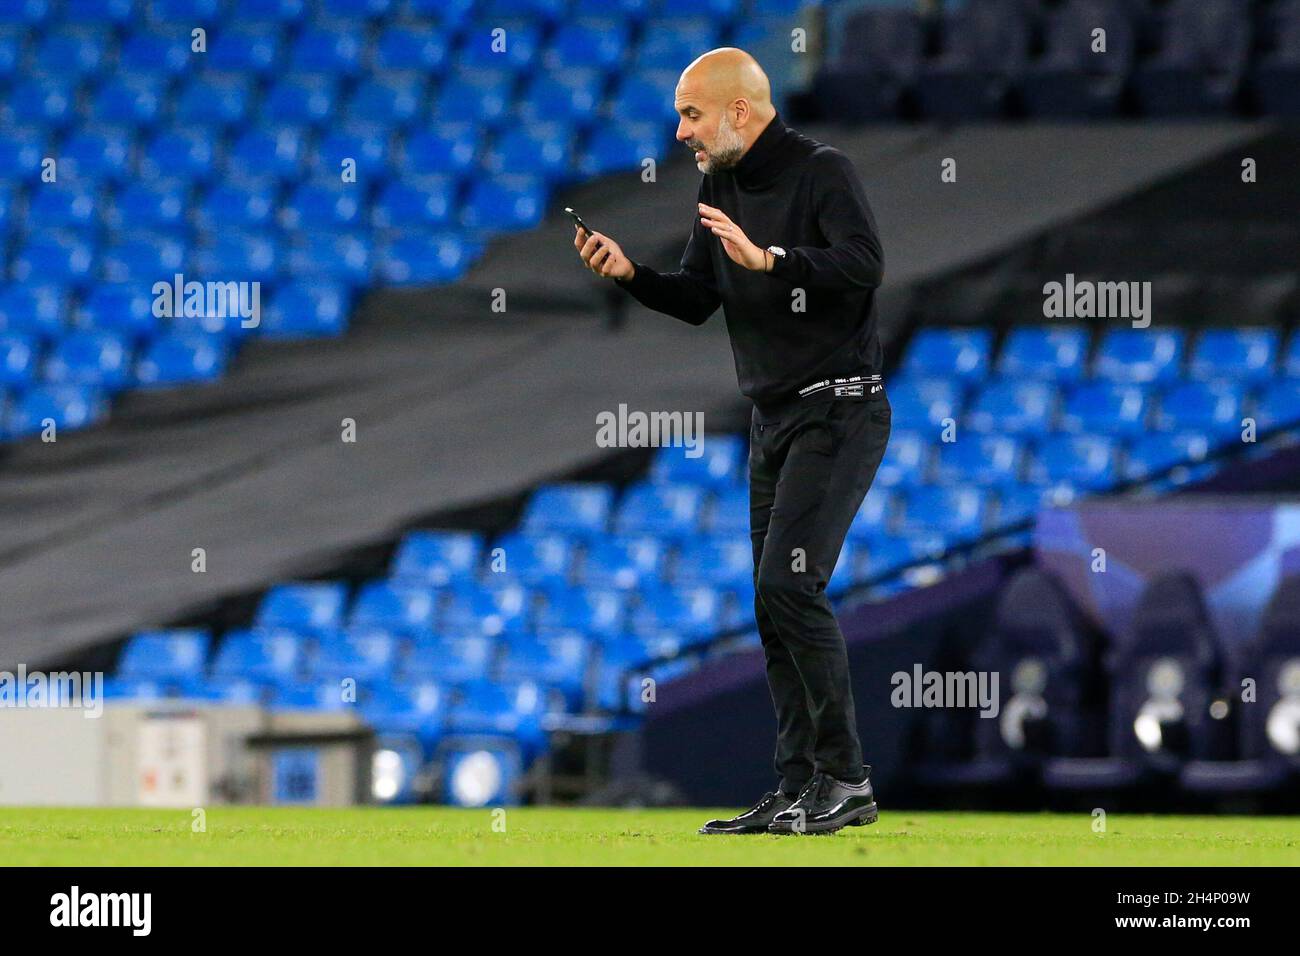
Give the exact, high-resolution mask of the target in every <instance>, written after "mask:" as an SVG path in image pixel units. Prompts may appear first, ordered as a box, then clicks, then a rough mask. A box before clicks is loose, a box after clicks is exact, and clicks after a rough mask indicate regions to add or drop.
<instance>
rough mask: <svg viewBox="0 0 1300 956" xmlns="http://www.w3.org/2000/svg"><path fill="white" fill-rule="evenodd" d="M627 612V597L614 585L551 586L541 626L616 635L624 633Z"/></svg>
mask: <svg viewBox="0 0 1300 956" xmlns="http://www.w3.org/2000/svg"><path fill="white" fill-rule="evenodd" d="M626 611H627V598H626V596H625V595H624V594H623V593H622V592H621V591H617V590H615V589H613V588H584V587H551V588H548V589H547V590H546V596H545V600H544V602H543V604H542V607H541V609H540V610H539V612H538V628H539V630H541V631H568V630H572V631H578V632H580V633H583V634H588V635H592V636H600V635H603V636H613V635H616V634H620V633H622V632H623V624H624V617H625V614H626Z"/></svg>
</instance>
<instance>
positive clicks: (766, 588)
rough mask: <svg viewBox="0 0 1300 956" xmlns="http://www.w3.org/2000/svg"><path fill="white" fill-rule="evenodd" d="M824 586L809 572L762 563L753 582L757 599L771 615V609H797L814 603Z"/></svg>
mask: <svg viewBox="0 0 1300 956" xmlns="http://www.w3.org/2000/svg"><path fill="white" fill-rule="evenodd" d="M824 587H825V585H824V583H823V582H821V581H820V580H819V579H818V577H817V576H816V575H815V574H813V573H812V572H810V571H793V570H790V569H788V568H782V567H779V566H774V565H772V564H768V563H764V564H763V566H762V567H760V568H759V571H758V575H757V576H756V578H755V581H754V589H755V591H756V592H757V594H758V599H759V600H760V601H762V602H763V606H764V607H766V608H767V609H768V612H769V613H771V612H772V611H773V609H774V608H775V609H777V613H779V612H780V610H779V609H781V608H785V607H799V606H801V605H806V604H812V603H815V602H816V600H817V598H818V596H819V595H820V594H821V592H822V590H823V589H824Z"/></svg>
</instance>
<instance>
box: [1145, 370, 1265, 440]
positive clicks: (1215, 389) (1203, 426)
mask: <svg viewBox="0 0 1300 956" xmlns="http://www.w3.org/2000/svg"><path fill="white" fill-rule="evenodd" d="M1244 399H1245V394H1244V391H1243V389H1242V387H1241V386H1240V385H1239V384H1238V383H1236V382H1229V381H1215V382H1184V383H1182V384H1180V385H1175V386H1173V387H1172V388H1170V389H1169V390H1168V391H1166V392H1165V393H1164V395H1163V396H1162V397H1161V399H1160V410H1159V414H1157V416H1156V424H1157V426H1158V427H1159V428H1160V429H1162V430H1163V431H1201V432H1205V433H1209V434H1212V435H1216V436H1222V435H1223V434H1225V433H1227V432H1232V431H1236V430H1239V429H1240V428H1241V427H1242V424H1241V416H1242V405H1243V403H1244Z"/></svg>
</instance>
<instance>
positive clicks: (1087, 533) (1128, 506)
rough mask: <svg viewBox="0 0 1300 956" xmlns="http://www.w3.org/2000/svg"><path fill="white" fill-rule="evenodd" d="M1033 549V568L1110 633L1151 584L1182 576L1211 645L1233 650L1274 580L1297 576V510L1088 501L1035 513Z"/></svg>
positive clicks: (1214, 502)
mask: <svg viewBox="0 0 1300 956" xmlns="http://www.w3.org/2000/svg"><path fill="white" fill-rule="evenodd" d="M1034 547H1035V550H1036V552H1037V558H1038V561H1039V563H1040V564H1042V566H1043V567H1045V568H1047V569H1048V570H1050V571H1052V572H1053V573H1055V574H1056V575H1057V576H1058V577H1059V578H1060V579H1061V581H1062V582H1063V583H1064V584H1065V586H1066V587H1067V588H1068V589H1069V590H1070V592H1071V594H1072V595H1073V597H1074V599H1075V600H1076V601H1077V602H1078V603H1079V604H1080V606H1082V607H1083V608H1084V609H1085V610H1086V611H1087V612H1088V613H1089V614H1091V615H1092V616H1093V618H1094V619H1095V620H1096V621H1097V623H1099V624H1100V625H1102V626H1103V627H1104V628H1105V629H1106V630H1107V631H1109V632H1111V633H1115V632H1122V631H1124V630H1126V629H1127V628H1128V627H1129V624H1130V621H1131V619H1132V615H1133V611H1134V608H1135V607H1136V604H1137V601H1138V598H1139V596H1140V595H1141V593H1142V590H1143V588H1144V587H1145V586H1146V585H1147V583H1148V582H1149V581H1150V580H1151V579H1152V578H1155V577H1158V576H1159V575H1161V574H1164V573H1166V572H1169V571H1187V572H1188V573H1190V574H1192V575H1193V576H1194V577H1195V578H1196V580H1197V582H1198V583H1199V584H1200V586H1201V590H1202V592H1203V594H1204V595H1205V602H1206V606H1207V608H1208V610H1209V613H1210V616H1211V619H1212V620H1213V622H1214V624H1215V626H1216V627H1217V628H1218V631H1219V637H1220V639H1221V640H1222V641H1223V642H1224V643H1225V644H1226V645H1236V644H1239V643H1244V642H1247V641H1251V640H1254V638H1255V637H1256V635H1257V633H1258V629H1259V621H1260V615H1261V613H1262V612H1263V610H1264V607H1265V605H1266V604H1267V603H1268V600H1269V598H1270V597H1272V595H1273V591H1274V589H1275V588H1276V586H1277V584H1278V582H1279V581H1280V580H1281V579H1282V578H1283V577H1285V576H1287V575H1289V574H1296V573H1300V505H1297V504H1280V503H1277V502H1275V501H1251V500H1242V499H1240V498H1236V499H1226V498H1218V497H1213V498H1203V499H1197V498H1191V497H1188V498H1182V499H1180V500H1176V501H1174V500H1170V501H1120V500H1115V501H1097V502H1092V503H1086V504H1082V505H1079V506H1077V507H1073V508H1053V509H1049V510H1047V511H1045V512H1043V513H1042V514H1041V515H1040V516H1039V518H1038V526H1037V529H1036V530H1035V534H1034ZM1097 549H1101V552H1098V550H1097ZM1103 561H1104V564H1103ZM1103 567H1104V570H1101V568H1103Z"/></svg>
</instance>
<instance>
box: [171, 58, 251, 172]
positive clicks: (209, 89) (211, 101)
mask: <svg viewBox="0 0 1300 956" xmlns="http://www.w3.org/2000/svg"><path fill="white" fill-rule="evenodd" d="M254 93H255V88H254V86H253V84H252V83H251V82H250V80H249V77H248V76H247V75H245V74H225V73H221V74H204V75H199V76H193V77H191V78H190V79H189V80H188V81H186V83H185V86H184V88H183V89H182V90H181V92H180V93H179V95H178V97H177V100H176V121H177V122H178V123H180V124H184V125H188V126H190V127H194V128H200V127H213V126H215V127H217V128H218V130H219V129H220V128H221V127H223V126H226V127H234V126H236V125H242V124H244V123H245V122H246V121H247V119H248V117H249V114H250V112H251V111H252V104H253V97H254ZM174 133H175V131H173V135H174ZM168 135H169V134H168V133H166V132H164V133H163V134H162V136H163V137H166V136H168ZM203 145H204V146H205V147H207V150H208V152H209V153H210V152H211V148H212V137H211V136H208V135H205V136H204V137H203ZM164 168H165V167H163V166H162V165H161V164H159V169H160V171H161V170H163V169H164Z"/></svg>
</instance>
